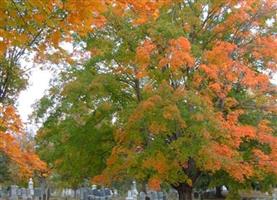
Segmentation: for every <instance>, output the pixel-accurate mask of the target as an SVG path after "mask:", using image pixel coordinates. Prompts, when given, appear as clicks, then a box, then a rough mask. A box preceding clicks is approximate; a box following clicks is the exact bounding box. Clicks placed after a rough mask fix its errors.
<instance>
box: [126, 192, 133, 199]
mask: <svg viewBox="0 0 277 200" xmlns="http://www.w3.org/2000/svg"><path fill="white" fill-rule="evenodd" d="M125 200H134V197H133V195H132V191H131V190H128V194H127V197H126V199H125Z"/></svg>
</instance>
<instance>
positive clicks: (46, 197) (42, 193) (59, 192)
mask: <svg viewBox="0 0 277 200" xmlns="http://www.w3.org/2000/svg"><path fill="white" fill-rule="evenodd" d="M227 195H228V190H226V188H224V187H222V188H221V198H217V197H216V190H213V189H211V190H206V191H201V192H199V191H198V192H196V191H195V192H193V198H192V199H193V200H224V199H225V198H226V196H227ZM177 199H178V192H177V191H176V190H174V189H168V190H164V191H159V192H157V191H153V190H149V189H147V192H146V193H145V192H143V191H140V192H139V191H138V189H137V186H136V182H135V181H133V182H132V184H131V185H130V188H129V190H127V191H126V190H125V191H123V190H121V191H118V190H117V189H109V188H103V187H97V186H96V185H92V186H91V187H81V188H78V189H75V190H74V189H71V188H64V189H57V188H53V187H52V188H50V187H45V185H42V186H41V187H34V185H33V181H32V179H30V180H29V183H28V187H27V188H23V187H18V186H16V185H11V186H10V187H8V188H7V189H6V190H5V189H4V188H2V189H0V200H177ZM240 199H241V200H277V189H275V190H273V191H272V193H271V194H269V193H262V192H260V191H240ZM240 199H237V198H235V199H232V200H240Z"/></svg>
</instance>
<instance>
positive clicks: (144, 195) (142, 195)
mask: <svg viewBox="0 0 277 200" xmlns="http://www.w3.org/2000/svg"><path fill="white" fill-rule="evenodd" d="M145 198H146V194H145V192H140V193H139V199H140V200H145Z"/></svg>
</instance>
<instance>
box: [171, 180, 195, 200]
mask: <svg viewBox="0 0 277 200" xmlns="http://www.w3.org/2000/svg"><path fill="white" fill-rule="evenodd" d="M175 189H176V190H177V192H178V195H179V200H192V187H191V186H189V185H188V184H185V183H181V184H180V185H179V186H177V187H175Z"/></svg>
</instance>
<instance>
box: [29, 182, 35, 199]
mask: <svg viewBox="0 0 277 200" xmlns="http://www.w3.org/2000/svg"><path fill="white" fill-rule="evenodd" d="M28 189H29V192H30V195H31V196H34V182H33V179H32V178H30V179H29V183H28Z"/></svg>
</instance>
